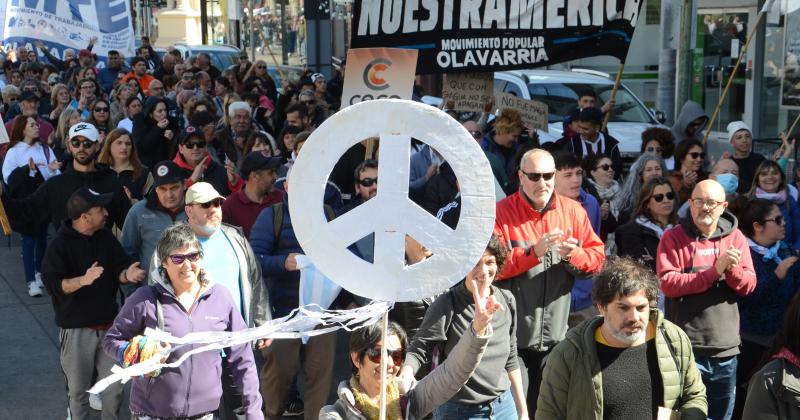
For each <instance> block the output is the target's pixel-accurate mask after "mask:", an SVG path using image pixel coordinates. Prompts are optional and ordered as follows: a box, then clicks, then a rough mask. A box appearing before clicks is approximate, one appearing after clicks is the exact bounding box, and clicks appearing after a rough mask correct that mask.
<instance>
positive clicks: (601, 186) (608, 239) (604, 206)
mask: <svg viewBox="0 0 800 420" xmlns="http://www.w3.org/2000/svg"><path fill="white" fill-rule="evenodd" d="M581 167H582V168H583V173H584V174H586V178H585V180H584V187H585V189H586V191H587V192H589V193H590V194H592V195H594V196H595V198H597V202H598V203H600V220H601V222H600V239H602V240H603V242H605V243H606V254H607V255H611V254H614V253H615V249H614V248H615V247H616V246H613V247H612V246H610V245H614V241H613V234H614V231H615V230H616V229H617V216H618V215H619V208H618V207H617V203H618V201H619V199H618V197H619V193H620V191H621V189H620V186H619V182H617V181H616V180H615V179H614V163H613V162H612V161H611V158H609V157H608V156H606V155H604V154H596V155H595V154H591V155H588V156H586V157H585V158H583V162H581Z"/></svg>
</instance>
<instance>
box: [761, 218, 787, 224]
mask: <svg viewBox="0 0 800 420" xmlns="http://www.w3.org/2000/svg"><path fill="white" fill-rule="evenodd" d="M767 222H775V224H776V225H778V226H783V224H784V222H786V220H784V219H783V216H775V218H773V219H764V224H766V223H767Z"/></svg>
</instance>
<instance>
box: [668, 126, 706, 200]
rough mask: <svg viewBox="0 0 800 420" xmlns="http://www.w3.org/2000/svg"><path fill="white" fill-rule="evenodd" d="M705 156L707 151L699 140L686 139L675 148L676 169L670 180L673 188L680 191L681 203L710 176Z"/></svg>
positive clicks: (679, 198)
mask: <svg viewBox="0 0 800 420" xmlns="http://www.w3.org/2000/svg"><path fill="white" fill-rule="evenodd" d="M705 158H706V152H705V150H704V148H703V144H702V143H700V141H699V140H695V139H688V140H685V141H683V142H681V143H680V144H678V147H677V148H676V149H675V170H674V171H672V175H670V176H669V181H670V182H671V183H672V188H673V189H674V190H675V191H677V192H678V202H679V203H683V202H685V201H686V200H688V199H689V197H690V196H691V195H692V190H693V189H694V186H695V185H697V183H698V182H700V181H702V180H704V179H706V178H708V173H707V172H706V171H705Z"/></svg>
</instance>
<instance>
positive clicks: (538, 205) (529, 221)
mask: <svg viewBox="0 0 800 420" xmlns="http://www.w3.org/2000/svg"><path fill="white" fill-rule="evenodd" d="M517 175H518V176H519V183H520V188H519V191H517V192H516V193H514V194H511V195H509V196H508V197H506V198H505V199H503V200H501V201H500V202H498V203H497V215H496V218H495V227H494V231H495V234H496V235H498V237H500V238H502V240H503V242H504V243H506V244H507V246H508V248H509V249H510V251H509V253H508V258H507V262H506V265H505V267H504V268H503V271H502V273H500V276H499V277H498V279H499V280H500V281H499V283H498V286H499V287H503V288H508V289H509V290H511V291H512V292H513V293H514V298H515V299H516V301H517V308H518V310H517V317H518V319H517V321H518V324H517V325H518V326H519V327H518V328H517V348H518V352H517V353H518V354H519V356H520V358H521V359H522V361H523V362H524V363H525V366H526V368H527V370H528V391H527V405H528V412H531V413H532V412H535V411H536V399H537V397H538V395H539V386H540V384H541V380H542V370H543V369H544V365H545V362H546V359H547V356H548V354H549V353H550V351H551V350H552V349H553V347H554V346H555V345H556V344H558V343H559V342H560V341H561V340H563V339H564V335H565V334H566V332H567V319H568V318H569V309H570V300H571V294H570V290H571V289H572V286H573V283H574V279H575V277H589V275H590V274H591V273H594V272H595V271H598V270H599V269H600V268H601V267H602V265H603V262H604V261H605V254H604V246H603V242H602V241H601V240H600V238H599V237H598V236H597V234H595V233H594V230H593V229H592V225H591V223H590V222H589V218H588V216H587V215H586V211H585V210H584V209H583V208H582V207H581V205H580V204H578V203H577V202H575V201H573V200H571V199H567V198H565V197H562V196H560V195H559V194H557V193H556V192H555V175H556V164H555V162H554V160H553V156H552V155H550V153H549V152H547V151H545V150H543V149H533V150H530V151H528V152H526V153H525V154H524V155H523V156H522V160H521V161H520V168H519V170H518V171H517Z"/></svg>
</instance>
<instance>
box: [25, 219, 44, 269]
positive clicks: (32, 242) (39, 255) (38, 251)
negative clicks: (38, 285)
mask: <svg viewBox="0 0 800 420" xmlns="http://www.w3.org/2000/svg"><path fill="white" fill-rule="evenodd" d="M39 229H40V231H39V232H38V233H36V234H35V235H22V266H23V268H24V269H25V281H27V282H28V283H30V282H32V281H33V280H34V279H35V277H36V273H38V272H41V271H42V259H44V250H45V248H46V247H47V225H46V224H45V225H42V226H40V227H39Z"/></svg>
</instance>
